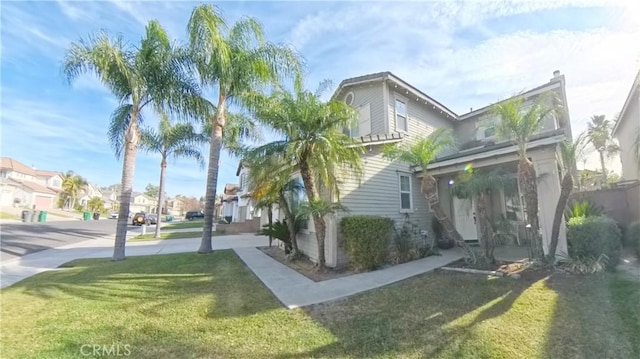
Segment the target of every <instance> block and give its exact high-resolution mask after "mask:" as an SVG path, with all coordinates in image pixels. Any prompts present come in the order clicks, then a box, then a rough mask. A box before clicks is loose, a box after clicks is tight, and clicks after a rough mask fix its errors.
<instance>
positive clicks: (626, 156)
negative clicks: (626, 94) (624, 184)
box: [615, 92, 640, 180]
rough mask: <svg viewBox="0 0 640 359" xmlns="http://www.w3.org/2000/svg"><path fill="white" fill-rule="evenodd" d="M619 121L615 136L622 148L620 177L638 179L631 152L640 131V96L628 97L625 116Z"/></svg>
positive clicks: (638, 175)
mask: <svg viewBox="0 0 640 359" xmlns="http://www.w3.org/2000/svg"><path fill="white" fill-rule="evenodd" d="M636 94H637V92H636ZM620 121H622V122H620V125H619V126H618V129H617V130H616V134H615V136H616V139H617V140H618V143H619V144H620V148H622V151H620V162H621V163H622V179H624V180H634V179H640V166H638V159H637V158H636V157H635V155H634V153H633V148H634V141H635V136H636V134H637V133H638V131H640V96H638V95H636V96H634V97H633V98H630V99H629V105H628V107H627V110H626V111H625V117H624V118H622V119H620Z"/></svg>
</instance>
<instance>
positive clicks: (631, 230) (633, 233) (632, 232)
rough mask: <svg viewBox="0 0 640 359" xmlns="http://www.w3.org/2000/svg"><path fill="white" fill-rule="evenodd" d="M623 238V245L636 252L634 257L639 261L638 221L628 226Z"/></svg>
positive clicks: (639, 229) (639, 222)
mask: <svg viewBox="0 0 640 359" xmlns="http://www.w3.org/2000/svg"><path fill="white" fill-rule="evenodd" d="M625 237H626V238H625V243H626V244H627V245H628V246H630V247H631V248H633V249H634V250H635V251H636V256H638V258H639V259H640V221H638V222H633V223H631V224H630V225H629V227H628V228H627V231H626V233H625Z"/></svg>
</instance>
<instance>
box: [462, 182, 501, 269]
mask: <svg viewBox="0 0 640 359" xmlns="http://www.w3.org/2000/svg"><path fill="white" fill-rule="evenodd" d="M507 180H508V176H507V174H506V173H504V172H503V171H501V170H491V171H488V170H484V169H479V170H476V171H471V172H465V173H463V174H462V175H460V176H459V178H458V180H457V181H455V182H454V185H453V186H452V187H451V193H452V195H455V196H456V197H458V198H466V199H470V200H471V199H473V203H474V205H475V212H476V216H477V219H478V223H479V224H480V247H481V248H482V252H481V253H482V258H483V260H484V261H485V262H486V263H492V264H493V263H495V261H496V259H495V256H494V254H493V253H494V250H495V247H496V239H495V233H494V231H493V226H492V221H491V193H492V192H493V191H499V190H500V188H504V186H505V183H506V182H507Z"/></svg>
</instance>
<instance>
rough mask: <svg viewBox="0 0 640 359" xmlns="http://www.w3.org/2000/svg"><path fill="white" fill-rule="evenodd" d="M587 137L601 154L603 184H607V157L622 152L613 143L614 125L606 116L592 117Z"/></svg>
mask: <svg viewBox="0 0 640 359" xmlns="http://www.w3.org/2000/svg"><path fill="white" fill-rule="evenodd" d="M587 125H588V129H587V137H588V139H589V142H591V144H592V145H593V147H595V149H596V151H598V153H599V154H600V167H601V170H602V184H603V185H604V184H606V183H607V168H606V166H605V157H611V156H613V155H615V154H616V153H618V152H619V151H620V147H618V145H617V144H615V142H614V141H613V137H612V136H611V130H612V127H613V123H612V122H611V121H609V120H607V119H605V117H604V115H594V116H591V122H589V123H588V124H587Z"/></svg>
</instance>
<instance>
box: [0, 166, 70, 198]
mask: <svg viewBox="0 0 640 359" xmlns="http://www.w3.org/2000/svg"><path fill="white" fill-rule="evenodd" d="M61 188H62V176H61V174H60V173H58V172H52V171H41V170H36V169H35V168H32V167H29V166H27V165H25V164H23V163H21V162H19V161H17V160H15V159H13V158H9V157H2V158H0V206H2V207H11V206H16V207H27V208H37V209H43V210H44V209H50V208H53V207H54V206H55V203H56V199H57V196H58V194H59V193H60V191H61Z"/></svg>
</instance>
